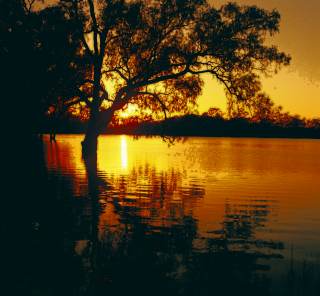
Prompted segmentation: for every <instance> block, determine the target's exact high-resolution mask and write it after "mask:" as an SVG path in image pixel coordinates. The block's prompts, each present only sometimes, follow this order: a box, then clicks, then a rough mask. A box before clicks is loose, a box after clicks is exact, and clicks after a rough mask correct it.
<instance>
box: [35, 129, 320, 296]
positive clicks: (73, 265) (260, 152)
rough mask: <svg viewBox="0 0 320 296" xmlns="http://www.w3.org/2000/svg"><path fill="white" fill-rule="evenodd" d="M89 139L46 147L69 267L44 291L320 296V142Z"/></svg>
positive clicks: (51, 212) (49, 206)
mask: <svg viewBox="0 0 320 296" xmlns="http://www.w3.org/2000/svg"><path fill="white" fill-rule="evenodd" d="M81 140H82V136H78V135H65V136H58V138H57V142H56V143H50V142H49V141H48V139H47V138H45V139H44V155H45V167H46V170H45V173H44V177H43V182H45V184H46V185H45V186H46V188H48V194H49V202H44V203H45V204H46V211H45V213H43V215H44V216H46V215H48V216H46V218H44V220H46V219H47V220H50V221H51V222H50V223H52V224H53V225H54V227H52V228H53V229H54V230H53V232H54V239H52V241H53V240H54V241H55V242H56V245H57V246H54V247H52V241H50V248H49V251H48V252H45V254H42V255H41V256H42V257H41V258H43V260H44V261H45V260H48V257H50V252H53V253H55V252H57V251H56V250H57V249H58V250H59V256H57V255H55V257H54V258H62V259H60V260H62V261H63V262H62V263H61V266H60V267H61V270H60V269H59V267H56V269H57V270H58V272H57V273H58V274H59V270H60V273H61V274H60V275H59V276H57V275H55V276H56V281H57V285H56V288H52V287H51V285H52V282H51V281H50V280H49V281H48V279H45V282H46V284H44V285H43V287H40V288H37V289H35V295H38V294H39V295H56V294H57V295H58V294H60V295H61V294H62V293H61V291H60V292H59V289H61V287H62V284H61V282H62V283H64V287H66V288H65V289H67V290H65V291H68V295H128V294H131V295H320V186H319V185H320V157H319V156H320V141H319V140H291V139H290V140H289V139H249V138H245V139H234V138H188V139H185V140H180V141H177V142H175V143H174V145H168V143H167V142H163V141H162V139H160V138H140V139H134V138H133V137H130V136H102V137H101V138H100V139H99V148H98V155H97V159H93V160H91V161H90V162H87V163H84V162H83V160H82V158H81V145H80V142H81ZM46 198H47V197H46V194H45V195H44V196H43V199H46ZM48 217H50V218H48ZM39 221H40V220H39ZM39 221H35V222H34V228H35V230H38V229H41V226H42V225H41V223H42V222H41V221H40V222H39ZM53 221H54V222H53ZM47 223H48V222H47ZM41 239H42V240H43V237H41ZM41 239H40V240H41ZM50 239H51V238H50ZM50 239H49V240H50ZM45 241H48V239H47V238H46V239H45ZM54 244H55V243H54ZM43 248H44V249H45V248H46V247H45V246H44V247H41V249H42V250H43ZM41 252H44V251H41ZM50 264H53V265H54V264H55V263H50ZM50 264H49V265H50ZM44 268H45V269H46V268H48V265H47V264H46V265H45V267H44ZM40 281H41V280H40ZM59 285H60V288H59ZM56 289H57V290H56ZM43 291H50V293H51V294H50V293H49V292H43ZM37 293H38V294H37ZM46 293H48V294H46ZM55 293H56V294H55Z"/></svg>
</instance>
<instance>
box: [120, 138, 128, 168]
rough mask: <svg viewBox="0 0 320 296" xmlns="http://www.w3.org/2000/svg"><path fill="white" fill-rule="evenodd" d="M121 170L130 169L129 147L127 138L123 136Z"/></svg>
mask: <svg viewBox="0 0 320 296" xmlns="http://www.w3.org/2000/svg"><path fill="white" fill-rule="evenodd" d="M120 151H121V168H122V169H127V168H128V147H127V138H126V136H124V135H122V136H121V149H120Z"/></svg>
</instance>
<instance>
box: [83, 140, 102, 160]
mask: <svg viewBox="0 0 320 296" xmlns="http://www.w3.org/2000/svg"><path fill="white" fill-rule="evenodd" d="M81 146H82V157H83V158H84V159H88V158H90V157H92V156H94V155H96V154H97V149H98V136H90V137H89V136H87V135H86V136H85V138H84V140H83V141H82V142H81Z"/></svg>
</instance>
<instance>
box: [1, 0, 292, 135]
mask: <svg viewBox="0 0 320 296" xmlns="http://www.w3.org/2000/svg"><path fill="white" fill-rule="evenodd" d="M9 2H10V3H11V4H10V5H9V4H8V1H1V6H3V7H4V8H5V9H6V10H3V13H2V14H4V15H5V17H4V18H3V20H4V21H2V23H1V26H2V29H3V32H4V33H5V34H3V37H2V41H3V40H4V41H3V44H4V45H1V50H3V51H4V52H5V54H8V52H9V54H10V55H11V56H14V57H19V58H18V60H19V61H20V62H19V63H20V64H19V63H17V62H16V63H15V66H14V67H19V68H23V69H24V70H23V71H22V72H23V75H24V76H26V77H27V81H28V82H30V83H26V85H28V87H29V89H30V93H32V91H35V92H38V94H37V97H38V98H40V97H41V99H40V101H42V102H45V104H43V106H49V105H50V104H52V103H55V104H56V105H58V104H60V105H62V106H63V107H62V108H68V107H70V106H72V105H75V104H80V105H81V106H82V107H85V108H87V110H88V113H89V125H88V131H87V134H86V138H88V137H89V135H91V138H96V137H97V136H98V135H99V133H100V132H101V131H102V130H103V129H105V128H106V126H107V125H108V123H109V122H110V121H111V119H112V117H113V115H114V112H115V111H117V110H119V109H121V108H123V107H124V106H126V105H127V104H129V103H134V104H136V105H137V106H138V107H139V108H140V109H142V110H145V111H146V110H149V112H152V113H154V114H164V115H165V116H166V115H167V114H170V113H187V112H189V111H191V110H193V109H194V108H195V107H196V103H197V97H198V96H199V95H200V94H201V90H202V87H203V84H204V82H203V78H202V75H201V74H204V73H207V74H210V75H211V76H212V77H213V78H214V79H217V80H218V81H219V82H220V83H221V84H223V86H224V87H225V90H226V93H227V94H228V96H229V98H230V101H231V102H232V100H235V101H237V102H242V103H243V104H246V103H247V102H248V104H251V105H252V102H253V101H254V102H256V101H257V100H259V99H261V98H266V97H265V96H264V95H263V94H262V93H261V83H260V76H261V75H272V74H273V73H275V72H276V71H277V70H278V69H279V67H280V66H283V65H288V64H289V62H290V56H288V55H287V54H285V53H283V52H281V51H280V50H278V48H277V47H276V46H274V45H270V38H269V37H270V36H273V35H274V34H275V33H277V32H278V31H279V23H280V14H279V12H278V11H276V10H272V11H267V10H264V9H261V8H258V7H256V6H240V5H238V4H236V3H229V4H226V5H223V6H221V7H214V6H212V5H210V4H209V3H208V2H207V1H206V0H154V1H146V0H130V1H129V0H60V1H58V3H57V5H56V6H53V7H48V8H46V9H44V10H41V11H37V10H34V9H32V4H34V2H35V1H20V0H14V1H9ZM44 2H45V1H44ZM23 4H24V5H23ZM3 7H2V8H3ZM7 12H9V13H7ZM10 12H11V13H10ZM12 18H14V20H12ZM21 32H22V33H21ZM20 33H21V34H20ZM19 34H20V35H19ZM21 36H22V37H23V38H24V39H25V40H26V42H24V43H23V52H24V54H25V56H26V57H27V59H24V58H23V55H22V54H21V48H19V41H20V40H21ZM8 40H9V41H8ZM11 40H14V41H13V42H11ZM17 40H19V41H17ZM8 44H9V47H10V46H11V48H9V51H8V46H7V45H8ZM30 57H32V58H31V59H30ZM30 61H31V62H30ZM18 64H19V65H18ZM21 65H22V66H21ZM9 68H10V67H9ZM30 73H31V75H29V74H30ZM22 80H23V79H21V81H22ZM91 140H92V139H91Z"/></svg>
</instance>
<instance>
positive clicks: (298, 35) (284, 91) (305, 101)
mask: <svg viewBox="0 0 320 296" xmlns="http://www.w3.org/2000/svg"><path fill="white" fill-rule="evenodd" d="M210 2H211V3H213V4H214V5H215V6H219V5H221V4H224V3H227V2H230V1H225V0H210ZM234 2H237V3H239V4H250V5H252V4H254V5H257V6H259V7H263V8H266V9H273V8H276V9H277V10H278V11H279V12H280V14H281V26H280V33H279V34H278V35H276V36H275V37H274V38H273V41H274V42H273V43H274V44H275V45H278V46H279V48H280V49H281V50H282V51H285V52H286V53H289V54H290V55H291V56H292V62H291V65H290V66H289V67H286V68H283V69H282V70H281V71H280V72H279V73H278V74H277V75H275V76H274V77H272V78H268V79H263V90H264V91H265V92H266V93H268V94H269V95H270V96H271V98H272V99H273V100H274V102H275V103H276V104H279V105H282V106H283V107H284V110H285V111H289V112H290V113H293V114H296V113H297V114H300V115H302V116H306V117H319V116H320V39H319V36H320V17H319V12H320V1H319V0H307V1H305V0H237V1H234ZM225 103H226V99H225V96H224V92H223V88H222V87H221V86H219V85H217V83H216V82H214V81H213V80H212V79H210V77H207V78H206V85H205V88H204V90H203V94H202V96H201V98H200V100H199V111H200V112H203V111H205V110H207V109H208V108H209V107H210V106H217V107H220V108H222V109H224V108H225Z"/></svg>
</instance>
